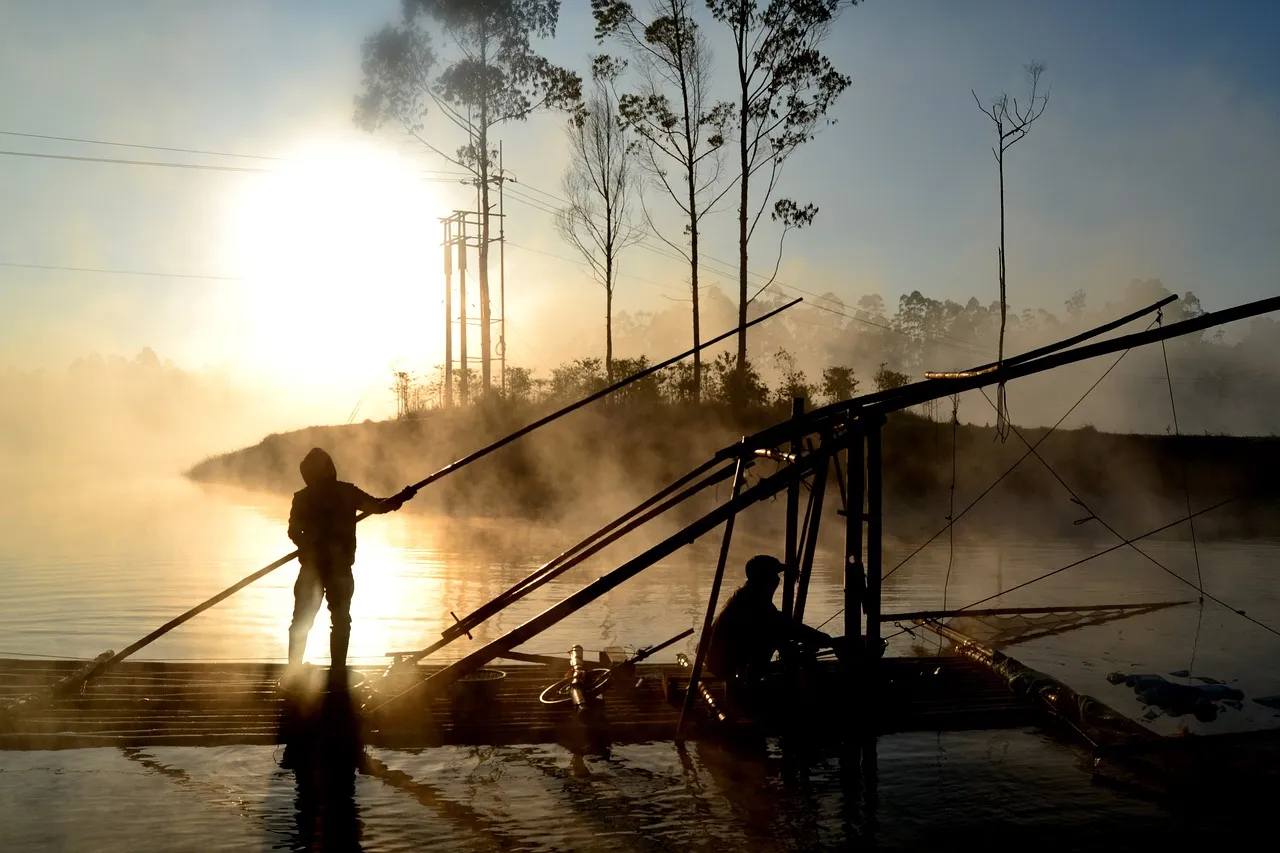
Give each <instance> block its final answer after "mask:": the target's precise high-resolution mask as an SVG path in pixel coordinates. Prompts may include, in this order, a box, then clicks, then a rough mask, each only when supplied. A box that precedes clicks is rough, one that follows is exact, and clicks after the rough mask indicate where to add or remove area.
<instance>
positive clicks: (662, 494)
mask: <svg viewBox="0 0 1280 853" xmlns="http://www.w3.org/2000/svg"><path fill="white" fill-rule="evenodd" d="M719 464H721V463H720V462H717V461H716V460H714V459H710V460H708V461H706V462H703V463H702V464H701V465H698V466H697V467H696V468H694V469H693V470H692V471H690V472H689V473H687V474H684V475H683V476H681V477H679V478H678V479H676V480H675V481H674V482H672V483H671V484H669V485H667V486H664V487H663V488H661V489H659V490H658V491H657V492H655V493H654V494H652V495H650V496H649V497H647V498H645V499H644V500H643V501H641V502H640V503H639V504H637V505H635V506H634V507H632V508H631V509H629V510H627V511H626V512H625V513H623V514H622V515H620V516H618V517H617V518H615V519H613V520H611V521H610V522H609V523H608V524H606V525H604V526H603V527H601V528H600V529H598V530H596V531H594V532H592V533H591V535H590V536H587V537H586V538H584V539H582V540H581V541H579V542H577V543H575V544H574V545H573V546H572V547H571V548H567V549H565V550H564V551H562V552H561V553H559V554H557V555H556V556H555V557H552V558H551V559H550V560H548V561H547V562H546V563H543V564H542V565H541V566H539V567H538V568H537V569H535V570H534V571H533V572H532V573H530V574H529V575H528V576H527V577H525V578H523V579H521V580H520V581H518V582H516V583H515V584H512V585H511V586H510V587H508V588H507V589H506V590H504V591H503V592H500V593H499V594H498V595H496V596H494V597H493V598H492V599H491V600H489V601H488V602H486V603H485V604H482V605H481V606H480V607H477V608H476V609H475V610H474V611H472V612H471V613H469V614H467V615H466V616H463V617H462V618H461V619H459V620H458V622H457V624H455V625H450V626H449V627H448V628H446V629H445V630H444V632H443V634H444V636H445V637H451V636H453V637H456V636H457V635H459V634H465V633H467V632H468V631H470V630H471V629H472V628H474V627H475V626H476V625H477V624H479V623H480V622H483V621H484V620H485V619H488V618H489V617H490V616H492V615H493V614H494V613H496V612H498V610H501V609H502V608H503V607H505V606H506V604H505V603H504V602H508V601H514V600H516V599H518V598H520V597H522V596H524V595H525V593H526V592H529V591H531V590H533V589H536V588H537V587H539V586H541V585H542V584H543V583H544V582H545V580H544V579H546V577H547V575H548V574H549V573H550V572H554V571H556V569H557V568H558V567H559V566H561V565H563V564H564V563H565V562H566V561H568V560H569V559H571V558H573V557H574V555H575V554H577V553H578V552H580V551H582V550H583V549H584V548H588V547H590V546H591V544H592V543H594V542H596V541H597V540H599V539H600V538H601V537H604V536H607V535H609V534H610V533H612V532H613V531H615V530H617V529H618V528H619V527H621V526H623V525H624V524H626V523H627V522H629V521H631V520H632V519H634V518H635V517H636V516H637V515H639V514H640V513H642V512H644V511H645V510H646V509H649V508H650V507H652V506H653V505H654V504H656V503H658V502H659V501H661V500H662V499H663V498H666V497H667V496H669V495H670V494H672V493H673V492H675V491H676V490H677V489H679V488H681V487H682V486H685V485H688V484H689V483H690V482H692V481H693V480H696V479H697V478H698V477H700V476H702V475H703V474H705V473H706V472H707V471H709V470H710V469H712V468H714V467H715V466H716V465H719ZM713 482H720V478H718V477H717V478H716V479H715V480H714V481H713ZM705 485H711V483H707V484H705ZM593 553H594V552H593ZM578 562H581V561H580V560H579V561H578Z"/></svg>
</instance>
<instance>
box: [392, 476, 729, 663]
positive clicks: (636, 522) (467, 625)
mask: <svg viewBox="0 0 1280 853" xmlns="http://www.w3.org/2000/svg"><path fill="white" fill-rule="evenodd" d="M732 472H733V468H732V467H725V468H723V469H721V470H719V471H716V472H714V473H713V474H711V475H710V476H708V477H706V478H704V479H703V480H702V481H701V482H698V483H694V484H693V485H692V486H690V487H688V488H687V489H685V490H684V491H683V492H681V493H680V494H678V495H676V496H674V497H672V498H669V499H668V500H666V501H665V502H663V503H662V504H660V505H659V506H657V507H654V508H653V509H650V510H649V511H648V512H646V513H644V514H643V515H641V516H640V517H638V518H635V519H633V520H632V521H630V522H628V523H627V524H625V525H624V526H622V527H621V528H619V529H617V530H614V531H613V532H612V533H610V534H609V535H608V536H605V537H604V538H603V539H597V540H595V541H594V542H592V543H591V544H590V545H589V546H588V547H587V548H585V549H584V550H581V551H578V553H576V554H574V555H573V556H572V557H569V558H568V559H566V560H564V561H562V562H560V563H559V564H558V565H556V566H555V568H553V569H551V570H550V571H547V572H544V573H542V574H541V575H537V573H535V575H537V577H536V578H535V579H533V580H531V581H530V582H529V583H526V584H524V585H523V586H521V585H517V586H516V587H513V589H514V590H515V592H514V593H511V594H510V595H508V596H507V597H505V598H504V597H502V596H499V597H498V598H496V599H494V600H492V601H490V602H489V603H488V604H485V605H483V606H481V607H479V608H477V609H476V610H475V611H473V612H472V613H471V614H469V615H467V616H465V617H463V618H462V619H460V620H458V622H457V623H456V624H454V625H450V626H449V627H448V628H447V629H445V631H444V632H443V635H442V636H441V638H440V639H439V640H436V641H435V642H434V643H432V644H431V645H429V646H427V647H426V648H425V649H422V650H420V651H417V652H414V653H412V654H407V655H404V656H403V657H402V658H400V659H399V660H398V661H396V663H395V664H393V665H392V668H395V667H396V666H401V667H403V666H410V665H412V664H415V663H417V662H418V661H420V660H422V659H423V658H425V657H428V656H430V655H433V654H435V653H436V652H437V651H439V650H440V649H442V648H444V647H445V646H447V645H449V644H450V643H452V642H453V641H454V640H456V639H458V637H461V636H463V635H465V634H466V633H467V632H468V631H469V630H470V629H471V628H474V627H475V626H477V625H479V624H480V623H481V622H483V621H484V620H486V619H488V618H489V617H490V616H493V615H494V614H495V613H497V612H498V611H500V610H503V609H504V608H506V607H507V606H509V605H511V604H514V603H515V602H516V601H518V600H519V599H521V598H523V597H524V596H526V595H528V594H529V593H531V592H533V591H534V590H535V589H537V588H538V587H540V586H542V585H543V584H547V583H550V582H551V581H553V580H555V579H556V578H557V577H559V576H560V575H562V574H564V573H565V572H567V571H569V570H570V569H572V568H574V567H575V566H577V565H579V564H580V563H582V562H584V561H586V560H587V559H588V558H590V557H593V556H595V555H596V554H598V553H599V552H600V551H602V550H604V549H605V548H607V547H608V546H609V545H612V544H613V543H614V542H616V541H618V540H619V539H621V538H622V537H623V536H626V535H627V534H628V533H630V532H631V531H633V530H635V529H636V528H638V527H640V526H642V525H644V524H647V523H648V522H650V521H652V520H653V519H654V518H657V517H658V516H659V515H661V514H663V513H664V512H666V511H667V510H669V509H671V508H672V507H674V506H676V505H678V504H680V503H683V502H684V501H686V500H688V499H689V498H691V497H693V496H694V495H696V494H698V493H699V492H701V491H704V490H705V489H708V488H710V487H711V486H714V485H716V484H717V483H720V482H723V481H724V480H727V479H728V478H729V475H730V474H731V473H732ZM553 562H554V561H553ZM548 565H550V564H548ZM530 577H531V578H534V576H532V575H531V576H530ZM526 580H528V579H526ZM388 674H389V672H388Z"/></svg>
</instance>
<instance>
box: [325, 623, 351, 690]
mask: <svg viewBox="0 0 1280 853" xmlns="http://www.w3.org/2000/svg"><path fill="white" fill-rule="evenodd" d="M350 642H351V629H350V628H349V627H348V628H346V629H345V630H344V629H343V626H341V625H335V626H334V627H333V629H332V630H331V631H330V632H329V688H330V689H334V688H345V687H346V686H347V646H348V644H349V643H350Z"/></svg>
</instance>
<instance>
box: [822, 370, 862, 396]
mask: <svg viewBox="0 0 1280 853" xmlns="http://www.w3.org/2000/svg"><path fill="white" fill-rule="evenodd" d="M857 392H858V380H857V379H855V378H854V375H853V368H852V367H841V366H840V365H832V366H831V367H827V368H823V371H822V395H823V396H824V397H826V398H827V402H828V403H842V402H844V401H845V400H851V399H853V395H854V394H856V393H857Z"/></svg>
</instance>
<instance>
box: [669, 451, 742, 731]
mask: <svg viewBox="0 0 1280 853" xmlns="http://www.w3.org/2000/svg"><path fill="white" fill-rule="evenodd" d="M746 470H747V465H746V457H745V456H739V457H738V465H737V468H736V469H735V470H734V473H733V497H734V498H736V497H738V494H739V493H740V492H741V491H742V477H743V475H744V474H745V473H746ZM737 518H738V514H737V513H734V514H733V515H731V516H729V518H728V519H726V520H725V523H724V538H723V539H721V540H720V559H719V560H718V561H717V562H716V574H715V577H714V578H713V579H712V581H711V594H710V595H709V596H707V612H706V614H704V615H703V617H702V634H701V635H700V636H699V637H698V651H697V654H695V655H694V658H693V668H692V669H690V670H689V687H688V689H687V690H686V691H685V694H684V704H683V705H681V706H680V721H679V722H678V723H677V724H676V740H677V741H679V740H683V739H684V727H685V723H686V722H688V720H689V718H690V714H691V713H692V712H693V701H694V697H695V696H697V690H698V680H699V679H700V678H702V665H703V664H704V663H705V662H706V660H707V649H708V648H710V646H711V626H712V624H713V623H714V622H715V618H716V604H717V603H718V602H719V599H720V585H721V584H722V583H723V582H724V569H725V565H726V564H727V563H728V562H729V543H730V541H731V540H732V539H733V523H734V521H735V520H737Z"/></svg>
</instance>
